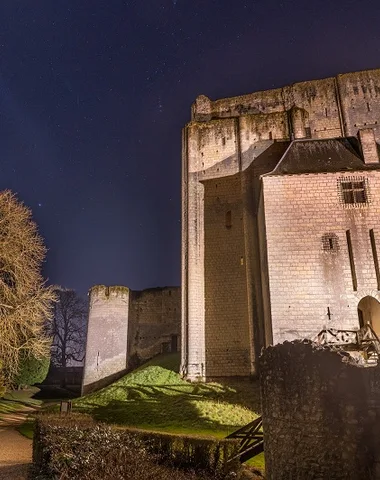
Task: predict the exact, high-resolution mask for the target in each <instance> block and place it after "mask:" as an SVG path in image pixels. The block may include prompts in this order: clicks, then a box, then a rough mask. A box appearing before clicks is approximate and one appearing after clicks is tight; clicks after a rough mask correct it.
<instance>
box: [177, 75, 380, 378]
mask: <svg viewBox="0 0 380 480" xmlns="http://www.w3.org/2000/svg"><path fill="white" fill-rule="evenodd" d="M379 125H380V70H370V71H363V72H356V73H348V74H344V75H338V76H337V77H332V78H327V79H323V80H315V81H308V82H301V83H296V84H294V85H290V86H286V87H283V88H278V89H275V90H268V91H263V92H256V93H253V94H249V95H243V96H239V97H232V98H226V99H221V100H216V101H211V100H210V99H209V98H207V97H205V96H203V95H202V96H200V97H198V98H197V99H196V101H195V103H194V105H193V107H192V119H191V122H190V123H189V124H188V125H186V127H185V128H184V130H183V141H182V145H183V150H182V372H183V374H184V375H185V376H187V378H189V379H206V378H213V377H221V376H250V375H254V374H255V373H256V371H257V367H256V366H257V359H258V356H259V354H260V352H261V349H262V348H263V347H265V346H268V345H270V344H272V343H278V342H282V341H283V340H289V339H295V338H300V337H308V338H313V336H315V335H316V334H317V333H318V332H319V331H320V330H321V329H323V328H324V327H326V326H329V327H334V328H358V327H359V325H360V323H361V322H363V321H370V322H371V323H372V324H373V325H375V324H376V325H377V324H379V327H380V316H379V318H377V314H376V315H375V313H374V312H375V311H378V310H379V309H378V307H377V303H378V302H377V299H378V298H380V296H379V293H380V273H379V265H378V258H377V248H378V246H377V245H378V244H377V242H378V238H379V237H380V225H379V218H380V217H379V213H380V193H379V192H380V190H379V185H380V184H379V182H380V171H379V156H378V150H379V146H378V143H379V141H380V128H379ZM371 299H372V300H371ZM360 302H362V303H360ZM374 302H375V303H374ZM371 312H372V313H371ZM379 315H380V314H379Z"/></svg>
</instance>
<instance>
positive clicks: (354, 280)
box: [346, 230, 358, 292]
mask: <svg viewBox="0 0 380 480" xmlns="http://www.w3.org/2000/svg"><path fill="white" fill-rule="evenodd" d="M346 239H347V250H348V257H349V259H350V268H351V278H352V288H353V289H354V291H355V292H356V291H357V289H358V280H357V278H356V270H355V260H354V253H353V251H352V241H351V232H350V231H349V230H346Z"/></svg>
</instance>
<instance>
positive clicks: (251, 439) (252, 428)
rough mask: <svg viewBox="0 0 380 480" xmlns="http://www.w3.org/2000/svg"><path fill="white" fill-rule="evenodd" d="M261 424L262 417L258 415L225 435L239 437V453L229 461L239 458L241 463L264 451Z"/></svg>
mask: <svg viewBox="0 0 380 480" xmlns="http://www.w3.org/2000/svg"><path fill="white" fill-rule="evenodd" d="M262 426H263V419H262V417H258V418H256V420H254V421H253V422H251V423H248V425H245V426H244V427H242V428H239V430H236V431H235V432H233V433H231V434H230V435H228V436H227V437H226V438H238V439H240V448H239V453H238V454H237V455H235V456H234V457H233V458H231V459H230V461H231V460H234V459H236V458H239V459H240V462H241V463H243V462H246V461H247V460H249V459H250V458H252V457H255V456H256V455H258V454H259V453H261V452H263V451H264V439H263V429H262Z"/></svg>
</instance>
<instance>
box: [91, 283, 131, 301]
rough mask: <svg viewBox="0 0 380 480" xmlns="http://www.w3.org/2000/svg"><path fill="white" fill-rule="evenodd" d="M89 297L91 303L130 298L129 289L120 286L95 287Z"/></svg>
mask: <svg viewBox="0 0 380 480" xmlns="http://www.w3.org/2000/svg"><path fill="white" fill-rule="evenodd" d="M88 295H89V297H90V301H92V300H94V299H95V298H97V299H102V300H107V299H110V298H125V299H128V298H129V288H128V287H124V286H120V285H112V286H106V285H94V286H93V287H92V288H90V290H89V292H88Z"/></svg>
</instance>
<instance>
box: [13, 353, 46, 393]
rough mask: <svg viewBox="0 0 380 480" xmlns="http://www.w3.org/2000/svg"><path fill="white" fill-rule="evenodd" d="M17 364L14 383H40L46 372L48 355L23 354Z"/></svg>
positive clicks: (22, 384)
mask: <svg viewBox="0 0 380 480" xmlns="http://www.w3.org/2000/svg"><path fill="white" fill-rule="evenodd" d="M19 366H20V367H19V372H18V374H17V375H16V377H15V379H14V383H15V384H16V385H18V386H24V385H34V384H35V383H41V382H43V381H44V380H45V378H46V375H47V374H48V371H49V366H50V357H42V358H36V357H34V356H31V355H23V356H22V358H21V359H20V362H19Z"/></svg>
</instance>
